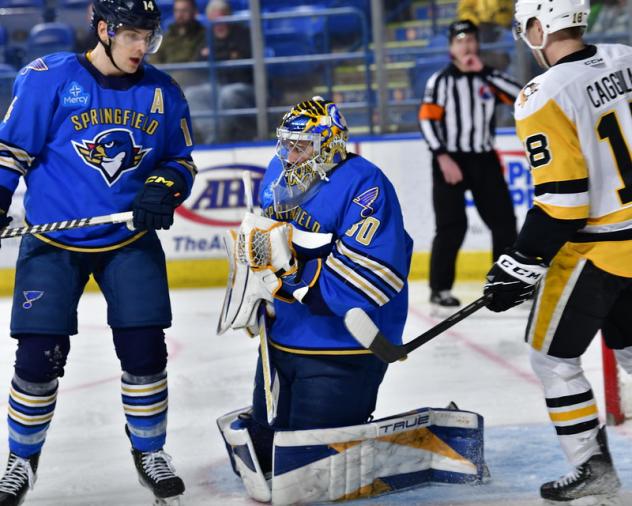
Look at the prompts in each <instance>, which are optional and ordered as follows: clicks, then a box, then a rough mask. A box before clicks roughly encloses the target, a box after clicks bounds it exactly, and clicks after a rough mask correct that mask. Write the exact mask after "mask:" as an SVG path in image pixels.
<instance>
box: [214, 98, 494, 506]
mask: <svg viewBox="0 0 632 506" xmlns="http://www.w3.org/2000/svg"><path fill="white" fill-rule="evenodd" d="M347 136H348V128H347V125H346V121H345V119H344V117H343V115H342V114H341V113H340V111H339V109H338V107H337V106H336V104H334V103H332V102H329V101H327V100H324V99H322V98H321V97H314V98H313V99H311V100H307V101H305V102H301V103H299V104H297V105H295V106H294V107H292V109H291V110H290V111H289V112H288V113H287V114H286V115H285V116H284V117H283V120H282V122H281V125H280V127H279V128H278V129H277V138H278V142H277V147H276V156H275V157H274V158H273V159H272V161H271V162H270V164H269V166H268V169H267V171H266V173H265V175H264V178H263V181H262V184H261V187H260V188H261V190H260V201H261V207H262V214H255V213H254V211H252V210H250V212H248V213H247V214H246V217H245V218H244V220H243V222H242V224H241V227H240V229H239V230H236V231H231V232H230V234H229V236H228V238H227V241H226V246H227V252H228V255H229V259H230V264H231V272H230V279H229V283H228V287H227V292H226V298H225V301H224V305H223V308H222V313H221V316H220V321H219V324H218V333H220V334H221V333H223V332H224V331H226V330H227V329H229V328H232V329H246V330H248V331H249V332H250V334H251V335H254V334H258V335H259V336H260V348H259V360H258V364H257V370H256V373H255V387H254V392H253V399H252V406H251V407H248V408H245V409H240V410H236V411H234V412H231V413H228V414H226V415H224V416H223V417H221V418H219V420H218V426H219V429H220V432H221V434H222V436H223V438H224V440H225V442H226V447H227V449H228V453H229V456H230V460H231V464H232V467H233V470H234V471H235V473H236V474H237V475H238V476H239V477H240V478H241V479H242V481H243V484H244V486H245V488H246V491H247V493H248V494H249V495H250V496H251V497H252V498H254V499H256V500H258V501H264V502H270V501H271V502H272V503H274V504H296V503H308V502H319V501H334V500H336V501H338V500H346V499H356V498H360V497H368V496H373V495H378V494H383V493H387V492H393V491H396V490H401V489H405V488H411V487H414V486H418V485H421V484H425V483H428V482H448V483H467V482H469V483H480V482H481V481H483V480H484V479H485V477H486V472H485V470H486V467H485V463H484V459H483V419H482V417H481V416H480V415H478V414H476V413H472V412H467V411H460V410H458V409H457V408H456V407H455V406H452V407H451V408H447V409H431V408H422V409H416V410H411V411H409V412H406V413H404V414H399V415H395V416H393V417H389V418H385V419H381V420H377V421H373V420H372V413H373V411H374V409H375V405H376V399H377V393H378V389H379V386H380V383H381V381H382V379H383V377H384V374H385V372H386V369H387V365H386V364H385V363H383V362H381V361H380V360H379V359H378V358H377V357H375V356H374V355H372V354H371V353H370V352H368V351H366V350H365V349H364V348H362V346H360V345H359V344H358V343H357V342H356V341H355V340H354V339H353V337H352V336H351V335H350V334H349V332H348V331H347V330H346V329H345V326H344V324H343V317H344V315H345V313H346V312H347V310H349V309H351V308H353V307H360V308H362V309H363V310H364V311H366V312H367V314H368V315H369V316H370V318H371V319H372V321H373V322H375V324H376V325H377V326H378V327H379V328H380V329H381V330H382V332H383V333H384V335H385V336H387V338H388V339H389V340H390V341H392V342H393V343H394V344H401V339H402V331H403V328H404V323H405V320H406V314H407V310H408V285H407V276H408V272H409V268H410V260H411V252H412V240H411V238H410V237H409V235H408V234H407V233H406V231H405V229H404V224H403V218H402V212H401V209H400V205H399V201H398V199H397V195H396V193H395V190H394V188H393V185H392V184H391V182H390V181H389V180H388V179H387V177H386V176H385V175H384V173H383V172H382V171H381V170H380V169H379V168H378V167H376V166H375V165H373V164H372V163H370V162H369V161H368V160H366V159H365V158H363V157H361V156H358V155H355V154H353V153H349V152H348V151H347V147H346V142H347ZM246 186H247V185H246ZM249 191H250V190H247V193H248V192H249ZM249 207H252V206H249Z"/></svg>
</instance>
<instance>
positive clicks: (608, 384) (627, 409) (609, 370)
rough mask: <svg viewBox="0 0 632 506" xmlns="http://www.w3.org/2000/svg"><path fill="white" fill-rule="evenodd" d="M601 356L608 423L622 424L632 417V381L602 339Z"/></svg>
mask: <svg viewBox="0 0 632 506" xmlns="http://www.w3.org/2000/svg"><path fill="white" fill-rule="evenodd" d="M601 357H602V361H603V380H604V395H605V401H606V423H607V424H608V425H619V424H622V423H623V422H624V421H625V419H626V418H632V411H631V410H632V406H630V405H629V404H630V401H631V400H632V382H630V381H629V378H627V375H626V374H625V373H622V371H620V370H619V366H618V365H617V359H616V357H615V354H614V352H613V351H612V350H611V349H610V348H608V347H607V346H606V344H605V342H604V340H603V338H602V339H601Z"/></svg>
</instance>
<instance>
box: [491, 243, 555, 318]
mask: <svg viewBox="0 0 632 506" xmlns="http://www.w3.org/2000/svg"><path fill="white" fill-rule="evenodd" d="M546 269H547V266H546V264H545V263H544V262H543V261H542V259H540V258H530V257H527V256H525V255H523V254H522V253H519V252H518V251H516V250H508V251H506V252H505V253H504V254H503V255H501V256H500V258H498V260H497V261H496V263H495V264H494V265H493V266H492V268H491V269H490V271H489V272H488V273H487V283H486V284H485V288H484V290H483V293H484V294H485V295H489V294H491V299H490V301H489V303H488V304H487V307H488V308H489V309H491V310H492V311H494V312H496V313H500V312H501V311H507V309H510V308H512V307H514V306H517V305H518V304H522V303H523V302H524V301H525V300H527V299H530V298H531V297H532V296H533V292H534V291H535V287H536V285H537V284H538V281H540V278H541V277H542V275H543V274H544V273H545V272H546Z"/></svg>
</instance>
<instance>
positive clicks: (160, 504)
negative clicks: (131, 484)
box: [138, 476, 182, 506]
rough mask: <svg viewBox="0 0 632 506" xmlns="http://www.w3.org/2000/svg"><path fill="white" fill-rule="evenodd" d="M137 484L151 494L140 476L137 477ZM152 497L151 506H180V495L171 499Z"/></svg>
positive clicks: (149, 488)
mask: <svg viewBox="0 0 632 506" xmlns="http://www.w3.org/2000/svg"><path fill="white" fill-rule="evenodd" d="M138 483H140V484H141V485H142V486H143V487H145V488H146V489H147V490H149V491H150V492H151V487H150V486H149V485H147V483H145V482H144V481H143V479H142V478H141V477H140V476H139V477H138ZM152 496H153V498H154V502H153V503H152V506H181V504H182V503H181V502H180V498H181V497H182V496H181V495H174V496H173V497H156V496H155V495H153V494H152Z"/></svg>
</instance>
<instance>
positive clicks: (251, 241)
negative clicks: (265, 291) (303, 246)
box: [239, 213, 296, 276]
mask: <svg viewBox="0 0 632 506" xmlns="http://www.w3.org/2000/svg"><path fill="white" fill-rule="evenodd" d="M292 231H293V228H292V225H290V224H288V223H284V222H280V221H275V220H271V219H270V218H266V217H264V216H259V215H256V214H253V213H246V216H245V217H244V219H243V221H242V222H241V227H240V228H239V235H240V236H242V237H243V240H244V242H245V248H244V249H245V254H246V261H247V263H248V265H249V266H250V268H251V269H252V270H253V271H264V270H266V269H270V270H271V271H272V272H274V273H275V274H276V275H277V276H284V275H290V274H293V273H295V272H296V259H295V256H296V254H295V252H294V248H293V247H292Z"/></svg>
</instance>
